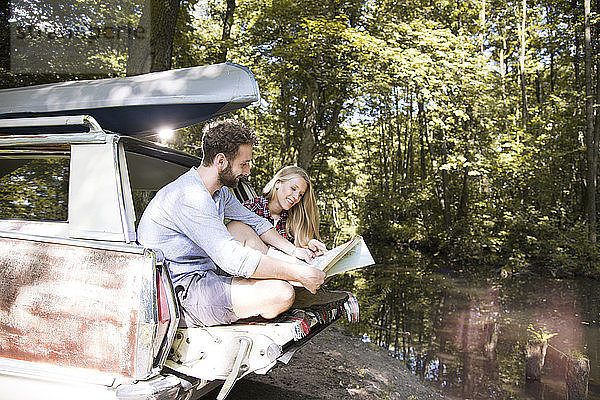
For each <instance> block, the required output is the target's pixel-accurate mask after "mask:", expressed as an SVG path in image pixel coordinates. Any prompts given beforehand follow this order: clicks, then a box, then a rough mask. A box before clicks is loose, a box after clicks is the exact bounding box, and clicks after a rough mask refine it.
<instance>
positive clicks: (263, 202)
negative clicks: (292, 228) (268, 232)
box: [244, 196, 294, 243]
mask: <svg viewBox="0 0 600 400" xmlns="http://www.w3.org/2000/svg"><path fill="white" fill-rule="evenodd" d="M244 206H246V208H247V209H248V210H250V211H252V212H253V213H255V214H257V215H260V216H261V217H263V218H266V219H267V220H268V221H269V222H270V223H272V224H273V225H275V223H274V221H273V217H272V216H271V212H270V211H269V202H268V200H267V199H265V198H264V197H262V196H259V197H255V198H253V199H248V200H246V201H245V202H244ZM287 218H288V212H287V211H286V210H282V211H281V214H280V215H279V221H277V225H275V229H276V230H277V232H278V233H279V234H280V235H281V236H283V237H284V238H286V239H287V240H289V241H290V242H292V243H293V242H294V238H293V237H291V236H290V235H288V234H287V233H286V231H285V224H286V222H287Z"/></svg>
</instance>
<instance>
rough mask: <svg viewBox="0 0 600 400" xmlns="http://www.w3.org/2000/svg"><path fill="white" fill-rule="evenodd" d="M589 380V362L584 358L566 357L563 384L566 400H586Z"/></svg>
mask: <svg viewBox="0 0 600 400" xmlns="http://www.w3.org/2000/svg"><path fill="white" fill-rule="evenodd" d="M589 378H590V361H589V360H588V359H585V358H581V359H579V358H575V357H567V365H566V367H565V383H566V386H567V400H586V399H587V397H588V383H589Z"/></svg>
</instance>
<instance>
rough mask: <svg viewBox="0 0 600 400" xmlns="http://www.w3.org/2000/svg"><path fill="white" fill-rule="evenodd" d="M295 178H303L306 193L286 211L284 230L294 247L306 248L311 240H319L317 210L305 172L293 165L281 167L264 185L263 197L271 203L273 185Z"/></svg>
mask: <svg viewBox="0 0 600 400" xmlns="http://www.w3.org/2000/svg"><path fill="white" fill-rule="evenodd" d="M296 177H300V178H303V179H304V180H305V181H306V191H305V192H304V196H302V199H301V200H300V202H299V203H298V204H296V205H294V206H293V207H292V208H290V210H289V211H288V219H287V223H286V226H285V230H286V233H287V234H288V235H290V236H293V237H294V244H295V245H296V246H302V247H306V246H308V242H309V241H310V240H311V239H314V238H317V239H319V240H320V239H321V237H320V235H319V209H318V207H317V201H316V199H315V194H314V191H313V190H312V184H311V183H310V178H309V177H308V174H307V173H306V171H305V170H303V169H302V168H300V167H296V166H294V165H290V166H287V167H283V168H282V169H280V170H279V171H278V172H277V173H276V174H275V176H273V178H271V180H270V181H269V183H267V184H266V185H265V187H264V189H263V196H264V197H265V198H266V199H267V200H268V201H271V199H273V197H274V196H275V190H276V185H275V184H276V183H277V182H286V181H289V180H291V179H294V178H296Z"/></svg>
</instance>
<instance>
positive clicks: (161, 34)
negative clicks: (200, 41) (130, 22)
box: [127, 0, 180, 76]
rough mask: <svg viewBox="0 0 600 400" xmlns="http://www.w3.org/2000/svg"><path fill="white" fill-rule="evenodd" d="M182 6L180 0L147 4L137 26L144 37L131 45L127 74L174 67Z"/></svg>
mask: <svg viewBox="0 0 600 400" xmlns="http://www.w3.org/2000/svg"><path fill="white" fill-rule="evenodd" d="M179 4H180V0H149V1H148V2H146V5H145V6H144V11H143V13H142V17H141V19H140V23H139V25H138V32H140V35H142V34H143V35H144V37H143V38H142V37H140V39H139V40H138V41H137V42H132V43H130V47H129V59H128V62H127V75H130V76H131V75H139V74H144V73H146V72H154V71H165V70H168V69H170V68H171V58H172V56H173V37H174V36H175V27H176V25H177V17H178V15H179ZM140 28H141V30H140ZM148 35H149V36H148Z"/></svg>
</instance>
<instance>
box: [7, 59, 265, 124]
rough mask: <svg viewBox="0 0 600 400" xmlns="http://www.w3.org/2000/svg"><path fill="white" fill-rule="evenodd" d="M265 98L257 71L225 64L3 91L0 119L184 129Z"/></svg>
mask: <svg viewBox="0 0 600 400" xmlns="http://www.w3.org/2000/svg"><path fill="white" fill-rule="evenodd" d="M258 101H259V91H258V86H257V84H256V80H255V79H254V75H253V74H252V73H251V72H250V70H248V69H247V68H246V67H243V66H241V65H238V64H234V63H223V64H215V65H208V66H202V67H191V68H183V69H176V70H169V71H161V72H153V73H149V74H144V75H138V76H128V77H121V78H108V79H98V80H83V81H71V82H61V83H51V84H46V85H38V86H28V87H20V88H12V89H3V90H0V119H6V118H23V117H43V116H65V115H91V116H92V117H94V118H95V119H96V120H97V121H98V123H99V124H100V125H101V126H102V128H104V129H106V130H109V131H112V132H117V133H121V134H127V135H143V134H148V133H154V132H156V131H157V130H158V129H160V128H170V129H178V128H182V127H185V126H190V125H193V124H197V123H199V122H203V121H206V120H208V119H210V118H213V117H215V116H218V115H221V114H224V113H227V112H230V111H233V110H237V109H240V108H244V107H246V106H248V105H250V104H252V103H255V102H258Z"/></svg>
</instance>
